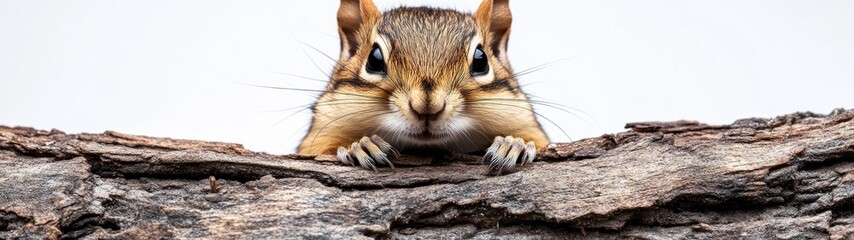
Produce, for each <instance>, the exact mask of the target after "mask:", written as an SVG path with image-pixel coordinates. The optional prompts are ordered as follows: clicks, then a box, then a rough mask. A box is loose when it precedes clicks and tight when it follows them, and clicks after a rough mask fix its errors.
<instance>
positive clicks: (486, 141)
mask: <svg viewBox="0 0 854 240" xmlns="http://www.w3.org/2000/svg"><path fill="white" fill-rule="evenodd" d="M508 1H509V0H484V1H483V2H482V3H481V4H480V6H479V7H478V8H477V10H476V11H475V13H474V14H465V13H461V12H457V11H454V10H447V9H437V8H428V7H401V8H396V9H392V10H389V11H386V12H384V13H380V12H379V11H378V10H377V7H376V6H375V5H374V3H373V2H372V1H371V0H341V5H340V7H339V9H338V33H339V35H340V37H341V52H340V56H339V60H338V63H337V65H336V66H335V67H334V69H333V71H332V74H331V77H330V81H329V83H328V85H327V87H326V91H325V92H324V93H323V94H321V95H320V96H319V97H318V98H317V101H316V102H315V104H314V106H313V107H312V111H313V119H312V122H311V126H310V128H309V130H308V133H307V134H306V136H305V137H304V138H303V140H302V142H301V143H300V146H299V149H298V151H299V153H300V154H337V158H338V160H339V161H340V162H342V163H344V164H349V165H357V166H360V167H362V168H366V169H373V170H375V171H376V169H377V167H391V168H393V167H394V165H393V164H392V162H391V160H393V159H394V158H396V157H398V156H399V152H398V150H403V151H407V150H412V149H419V150H423V149H435V150H442V151H451V152H464V153H468V152H476V151H485V154H484V156H483V159H484V161H485V162H488V164H489V171H490V172H496V171H497V172H498V173H499V174H500V173H501V172H502V171H505V170H508V169H511V168H513V167H515V166H517V165H524V164H525V163H530V162H532V161H533V160H534V158H535V157H536V153H537V151H538V150H539V149H541V148H543V147H545V146H546V145H547V144H548V143H549V140H548V137H547V136H546V134H545V133H544V132H543V130H542V128H541V127H540V124H539V122H537V119H536V118H535V116H534V112H533V108H532V106H531V104H530V103H529V101H528V98H527V96H526V95H525V93H523V92H522V90H521V89H520V88H519V84H518V83H517V81H516V79H515V77H514V73H513V71H512V70H511V67H510V62H509V61H508V58H507V41H508V37H509V35H510V25H511V22H512V16H511V14H510V7H509V3H508Z"/></svg>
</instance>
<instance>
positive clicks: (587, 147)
mask: <svg viewBox="0 0 854 240" xmlns="http://www.w3.org/2000/svg"><path fill="white" fill-rule="evenodd" d="M627 128H630V130H629V131H627V132H623V133H618V134H606V135H603V136H601V137H596V138H590V139H584V140H580V141H575V142H571V143H561V144H553V145H551V146H549V147H547V148H545V149H543V150H542V151H541V152H540V154H539V157H538V160H537V161H535V162H534V163H533V164H529V165H526V166H523V167H521V168H519V169H517V170H516V171H515V172H511V173H508V174H505V175H502V176H488V175H485V172H486V167H485V166H483V165H481V163H480V158H479V157H478V156H475V155H466V154H442V155H436V156H403V157H402V158H401V159H398V160H397V161H396V162H395V166H396V167H397V168H396V169H394V170H382V171H379V172H373V171H366V170H362V169H359V168H354V167H350V166H341V165H338V164H337V163H336V162H335V161H334V160H333V156H324V155H321V156H300V155H284V156H281V155H270V154H265V153H255V152H251V151H248V150H246V149H244V148H243V147H241V146H240V145H237V144H228V143H216V142H202V141H189V140H173V139H167V138H154V137H144V136H135V135H127V134H121V133H116V132H106V133H103V134H65V133H63V132H60V131H57V130H52V131H41V130H35V129H31V128H21V127H16V128H10V127H0V238H2V239H7V238H49V239H56V238H93V239H101V238H113V239H128V238H143V239H162V238H217V239H219V238H264V237H272V236H288V237H304V238H335V239H337V238H392V239H423V238H431V239H433V238H436V239H452V238H480V239H493V238H506V239H565V238H572V239H618V238H619V239H622V238H640V239H719V238H726V239H730V238H744V239H778V238H784V239H827V238H830V239H852V238H854V110H847V111H846V110H841V109H840V110H836V111H834V112H833V113H831V114H829V115H826V116H825V115H818V114H812V113H796V114H789V115H785V116H781V117H777V118H773V119H761V118H752V119H743V120H738V121H736V122H734V123H733V124H730V125H707V124H701V123H697V122H690V121H677V122H647V123H632V124H628V125H627Z"/></svg>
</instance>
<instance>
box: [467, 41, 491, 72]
mask: <svg viewBox="0 0 854 240" xmlns="http://www.w3.org/2000/svg"><path fill="white" fill-rule="evenodd" d="M488 72H489V63H488V62H487V61H486V53H484V52H483V47H482V46H481V45H477V49H475V50H474V56H473V57H472V60H471V75H472V76H481V75H485V74H487V73H488Z"/></svg>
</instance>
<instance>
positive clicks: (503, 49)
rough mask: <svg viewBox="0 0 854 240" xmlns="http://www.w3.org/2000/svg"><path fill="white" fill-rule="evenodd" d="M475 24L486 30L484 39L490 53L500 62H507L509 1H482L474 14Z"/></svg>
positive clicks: (510, 21)
mask: <svg viewBox="0 0 854 240" xmlns="http://www.w3.org/2000/svg"><path fill="white" fill-rule="evenodd" d="M474 18H475V21H476V22H477V24H478V25H479V26H480V27H481V28H482V29H486V33H487V36H485V37H484V39H485V40H486V41H487V42H488V43H489V48H490V49H491V50H492V53H493V54H494V55H495V56H496V57H498V59H500V60H501V61H502V62H506V61H507V41H508V40H509V38H510V25H511V23H512V22H513V15H512V14H510V1H509V0H483V2H481V3H480V7H478V8H477V11H476V12H475V13H474Z"/></svg>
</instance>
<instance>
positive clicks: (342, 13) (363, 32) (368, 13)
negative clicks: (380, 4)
mask: <svg viewBox="0 0 854 240" xmlns="http://www.w3.org/2000/svg"><path fill="white" fill-rule="evenodd" d="M381 15H382V14H381V13H380V11H379V10H377V6H376V5H374V2H373V1H371V0H341V6H339V7H338V35H339V36H340V37H341V59H347V58H350V57H351V56H353V55H355V54H356V50H358V49H359V46H360V45H361V44H362V42H361V41H364V39H367V38H368V37H369V35H370V29H371V27H372V26H373V24H374V23H376V20H377V19H379V17H380V16H381Z"/></svg>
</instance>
